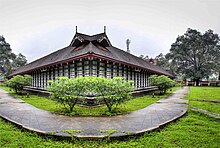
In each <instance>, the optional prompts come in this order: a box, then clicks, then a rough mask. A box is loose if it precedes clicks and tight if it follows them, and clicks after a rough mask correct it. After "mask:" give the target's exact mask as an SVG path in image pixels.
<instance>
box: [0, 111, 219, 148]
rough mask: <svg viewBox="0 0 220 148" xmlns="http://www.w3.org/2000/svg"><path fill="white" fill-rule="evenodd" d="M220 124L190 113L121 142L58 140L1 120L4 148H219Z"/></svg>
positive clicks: (1, 141)
mask: <svg viewBox="0 0 220 148" xmlns="http://www.w3.org/2000/svg"><path fill="white" fill-rule="evenodd" d="M219 131H220V122H219V120H216V119H213V118H209V117H207V116H204V115H201V114H199V113H196V112H193V111H189V113H188V114H187V115H186V116H185V117H183V118H181V119H179V120H178V121H176V122H173V123H171V124H169V125H167V126H166V127H164V128H162V129H160V130H158V131H155V132H151V133H146V134H144V135H143V136H137V137H129V138H125V139H121V140H119V139H118V140H117V139H113V140H110V141H108V140H107V139H103V140H84V139H73V140H58V139H55V138H52V137H45V136H40V135H38V134H36V133H30V132H27V131H23V130H21V129H18V128H17V127H16V126H14V125H13V124H11V123H8V122H5V121H3V120H2V119H1V118H0V147H12V148H14V147H15V148H17V147H33V148H34V147H77V148H78V147H93V148H95V147H143V148H145V147H187V148H189V147H209V148H211V147H213V148H214V147H219V145H220V140H219V137H220V132H219Z"/></svg>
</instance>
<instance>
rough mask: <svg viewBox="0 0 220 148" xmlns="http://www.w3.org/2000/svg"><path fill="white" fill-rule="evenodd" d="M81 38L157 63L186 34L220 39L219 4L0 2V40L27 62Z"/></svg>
mask: <svg viewBox="0 0 220 148" xmlns="http://www.w3.org/2000/svg"><path fill="white" fill-rule="evenodd" d="M75 26H78V32H81V33H85V34H89V35H93V34H97V33H101V32H103V26H107V35H108V37H109V39H110V41H111V43H112V45H113V46H116V47H118V48H120V49H123V50H126V44H125V41H126V39H127V38H129V39H130V40H131V44H130V48H131V53H132V54H134V55H137V56H139V55H141V54H143V55H148V56H149V57H155V56H156V55H158V54H159V53H164V54H166V53H167V52H169V49H170V46H171V44H172V43H174V42H175V40H176V38H177V36H178V35H182V34H184V33H185V32H186V30H187V28H192V29H197V30H199V31H201V32H205V31H206V30H208V29H212V30H214V32H215V33H218V34H219V35H220V0H215V1H214V0H120V1H119V0H0V34H2V35H4V37H5V38H6V41H7V42H8V43H10V45H11V47H12V50H13V52H15V53H19V52H21V53H22V54H23V55H25V56H26V57H27V59H28V62H31V61H33V60H36V59H37V58H40V57H42V56H45V55H47V54H49V53H51V52H53V51H56V50H58V49H60V48H63V47H65V46H68V45H69V44H70V42H71V40H72V38H73V36H74V34H75Z"/></svg>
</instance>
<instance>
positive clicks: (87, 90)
mask: <svg viewBox="0 0 220 148" xmlns="http://www.w3.org/2000/svg"><path fill="white" fill-rule="evenodd" d="M49 84H50V86H49V88H48V89H49V91H50V92H51V98H52V99H53V100H55V101H57V102H59V103H61V104H63V105H64V106H65V105H68V106H69V109H70V111H73V108H74V106H75V105H76V103H77V101H78V100H79V99H80V98H82V99H83V98H85V97H86V96H88V95H90V94H93V95H95V96H96V97H97V98H100V99H103V100H104V102H105V104H106V106H107V107H108V109H109V111H112V107H113V106H114V105H115V107H117V105H120V104H122V103H123V102H124V101H125V100H127V99H129V98H130V96H131V94H130V92H131V91H133V87H132V85H131V84H132V82H131V81H129V82H127V81H125V80H123V78H120V77H115V78H113V79H108V78H104V77H77V78H74V79H73V78H70V79H69V78H67V77H59V78H58V80H57V81H49Z"/></svg>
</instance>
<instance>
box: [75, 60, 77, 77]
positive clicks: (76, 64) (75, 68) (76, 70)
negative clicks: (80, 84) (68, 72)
mask: <svg viewBox="0 0 220 148" xmlns="http://www.w3.org/2000/svg"><path fill="white" fill-rule="evenodd" d="M74 72H75V78H76V77H77V60H75V61H74Z"/></svg>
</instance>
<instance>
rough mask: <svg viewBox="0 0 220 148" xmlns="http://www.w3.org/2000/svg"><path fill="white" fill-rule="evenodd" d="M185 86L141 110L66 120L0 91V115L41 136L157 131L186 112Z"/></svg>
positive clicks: (106, 134) (111, 135) (124, 133)
mask: <svg viewBox="0 0 220 148" xmlns="http://www.w3.org/2000/svg"><path fill="white" fill-rule="evenodd" d="M187 93H189V88H188V87H183V88H181V89H179V90H177V91H175V92H174V93H173V94H172V95H171V96H170V97H168V98H166V99H161V100H159V101H158V102H157V103H154V104H152V105H150V106H148V107H146V108H144V109H140V110H137V111H133V112H131V113H128V114H125V115H118V116H112V117H69V116H64V115H57V114H53V113H51V112H48V111H44V110H41V109H38V108H36V107H34V106H32V105H30V104H27V103H25V102H23V101H22V100H20V99H17V98H14V97H11V96H9V95H8V93H7V92H6V91H4V90H2V89H0V116H1V117H3V118H4V119H6V120H9V121H11V122H13V123H15V124H18V125H20V126H21V127H23V128H25V129H28V130H32V131H36V132H39V133H42V134H49V135H57V136H66V137H71V136H76V137H83V138H102V137H108V136H110V137H116V136H125V135H134V134H139V133H143V132H146V131H151V130H154V129H157V128H159V127H160V126H163V125H165V124H167V123H169V122H171V121H173V120H175V119H178V118H180V117H182V116H183V115H184V114H185V113H186V112H187V107H188V105H187V104H188V100H183V99H182V98H183V97H184V95H185V94H187Z"/></svg>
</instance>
